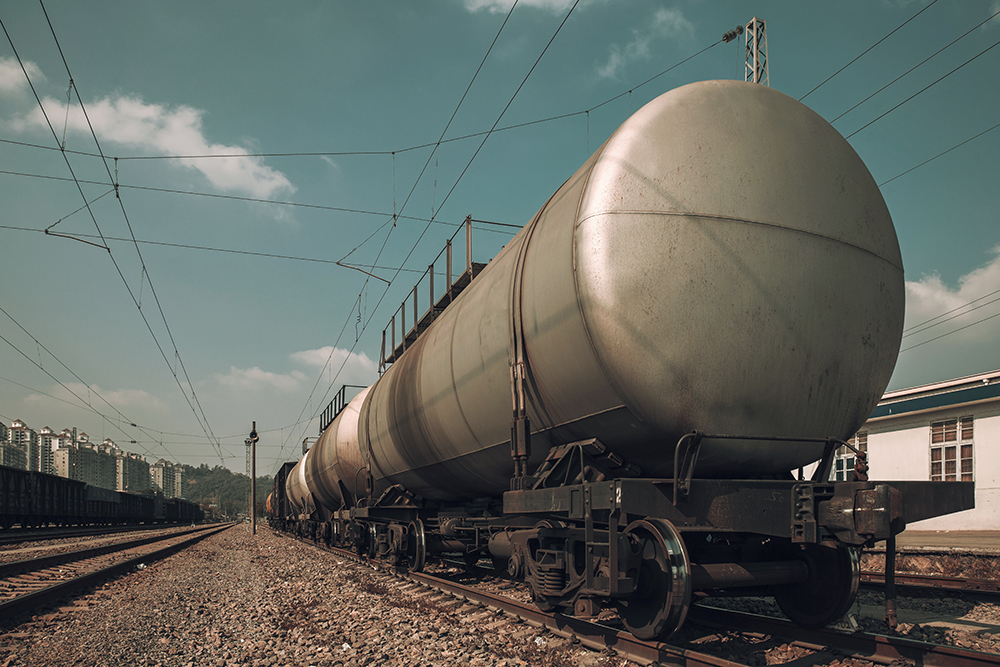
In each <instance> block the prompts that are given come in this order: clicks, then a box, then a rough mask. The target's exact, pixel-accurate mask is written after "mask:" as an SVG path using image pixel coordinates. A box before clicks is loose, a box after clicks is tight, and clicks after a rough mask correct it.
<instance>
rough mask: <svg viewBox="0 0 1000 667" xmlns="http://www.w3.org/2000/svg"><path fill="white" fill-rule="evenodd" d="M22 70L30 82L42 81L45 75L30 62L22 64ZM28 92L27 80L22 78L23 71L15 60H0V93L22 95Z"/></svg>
mask: <svg viewBox="0 0 1000 667" xmlns="http://www.w3.org/2000/svg"><path fill="white" fill-rule="evenodd" d="M24 70H25V71H27V72H28V76H30V77H31V80H32V81H44V80H45V75H44V74H42V70H41V69H40V68H39V67H38V65H36V64H35V63H33V62H31V61H30V60H26V61H25V62H24ZM27 92H28V80H27V79H25V78H24V71H22V70H21V65H20V64H19V63H18V62H17V59H16V58H0V93H13V94H15V95H23V94H25V93H27Z"/></svg>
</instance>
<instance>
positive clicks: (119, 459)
mask: <svg viewBox="0 0 1000 667" xmlns="http://www.w3.org/2000/svg"><path fill="white" fill-rule="evenodd" d="M115 465H116V468H117V478H116V485H115V488H116V489H117V490H118V491H131V492H133V493H138V492H139V491H145V490H146V489H148V488H150V487H151V486H152V484H151V482H150V476H149V464H148V463H146V459H145V458H143V457H142V456H140V455H139V454H133V453H132V452H123V451H118V453H117V454H116V455H115Z"/></svg>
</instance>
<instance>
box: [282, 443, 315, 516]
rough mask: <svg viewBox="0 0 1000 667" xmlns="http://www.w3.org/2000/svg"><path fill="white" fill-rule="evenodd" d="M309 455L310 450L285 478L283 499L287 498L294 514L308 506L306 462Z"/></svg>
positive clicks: (299, 512)
mask: <svg viewBox="0 0 1000 667" xmlns="http://www.w3.org/2000/svg"><path fill="white" fill-rule="evenodd" d="M311 454H312V450H311V449H310V450H309V451H308V452H306V454H305V456H303V457H302V458H301V459H299V462H298V463H296V464H295V467H294V468H292V469H291V470H290V471H288V477H287V478H285V497H286V498H288V504H289V505H291V507H292V510H293V511H294V512H295V513H296V514H301V513H302V510H303V509H304V508H305V507H306V505H307V504H308V499H309V487H308V486H307V485H306V465H307V463H306V462H307V461H308V460H309V457H310V455H311Z"/></svg>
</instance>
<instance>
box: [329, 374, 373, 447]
mask: <svg viewBox="0 0 1000 667" xmlns="http://www.w3.org/2000/svg"><path fill="white" fill-rule="evenodd" d="M366 386H367V385H363V384H345V385H342V386H341V387H340V391H338V392H337V393H336V394H335V395H334V397H333V399H332V400H331V401H330V404H329V405H328V406H326V408H324V409H323V414H322V415H320V418H319V434H320V435H323V431H325V430H326V427H327V426H329V425H330V424H332V423H333V420H334V419H336V418H337V415H339V414H340V413H341V412H343V411H344V408H346V407H347V390H348V389H364V388H365V387H366Z"/></svg>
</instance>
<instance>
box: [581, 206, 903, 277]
mask: <svg viewBox="0 0 1000 667" xmlns="http://www.w3.org/2000/svg"><path fill="white" fill-rule="evenodd" d="M611 215H651V216H657V217H661V216H662V217H678V218H705V219H708V220H722V221H726V222H742V223H745V224H748V225H758V226H760V227H771V228H774V229H780V230H783V231H786V232H797V233H799V234H805V235H806V236H812V237H815V238H819V239H824V240H827V241H832V242H834V243H839V244H841V245H845V246H847V247H848V248H854V249H855V250H860V251H861V252H863V253H866V254H868V255H872V256H873V257H877V258H878V259H881V260H883V261H884V262H886V263H887V264H889V266H891V267H893V268H895V269H899V270H900V271H902V270H903V267H902V265H901V264H896V263H895V262H893V261H892V260H891V259H889V258H887V257H883V256H882V255H880V254H878V253H877V252H875V251H873V250H869V249H868V248H865V247H862V246H859V245H858V244H856V243H851V242H850V241H846V240H844V239H838V238H836V237H834V236H830V235H829V234H820V233H818V232H814V231H810V230H808V229H799V228H797V227H791V226H789V225H780V224H778V223H776V222H765V221H763V220H753V219H751V218H737V217H734V216H731V215H718V214H714V213H684V212H681V211H622V210H608V211H602V212H600V213H592V214H590V215H588V216H587V217H585V218H583V219H582V220H580V221H579V223H578V224H577V226H578V227H579V226H581V225H583V223H585V222H586V221H587V220H591V219H593V218H600V217H604V216H611ZM574 271H575V267H574Z"/></svg>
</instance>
